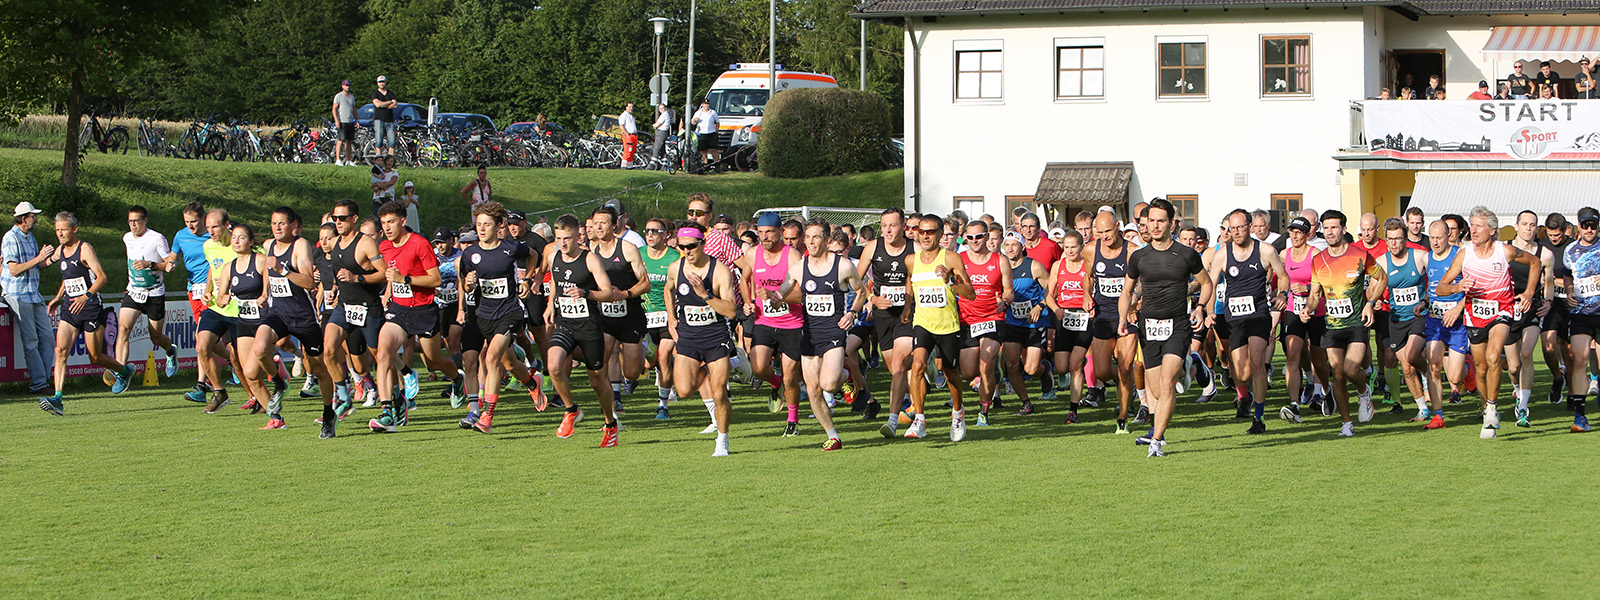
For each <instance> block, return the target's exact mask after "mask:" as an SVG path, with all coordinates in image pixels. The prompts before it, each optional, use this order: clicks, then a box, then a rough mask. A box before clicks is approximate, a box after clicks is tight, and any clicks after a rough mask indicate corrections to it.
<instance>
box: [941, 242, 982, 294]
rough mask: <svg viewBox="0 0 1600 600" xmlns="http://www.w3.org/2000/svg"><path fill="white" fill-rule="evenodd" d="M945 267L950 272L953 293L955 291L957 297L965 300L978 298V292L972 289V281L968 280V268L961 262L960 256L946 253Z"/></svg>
mask: <svg viewBox="0 0 1600 600" xmlns="http://www.w3.org/2000/svg"><path fill="white" fill-rule="evenodd" d="M944 266H945V268H947V269H949V270H950V275H951V278H950V280H949V281H950V289H951V291H954V292H955V293H956V295H957V296H960V297H962V298H963V299H965V300H971V299H973V298H976V297H978V294H977V292H975V291H973V289H972V281H970V280H968V279H967V266H966V265H965V264H964V263H962V262H961V257H960V256H957V255H956V254H955V253H954V252H946V253H945V255H944Z"/></svg>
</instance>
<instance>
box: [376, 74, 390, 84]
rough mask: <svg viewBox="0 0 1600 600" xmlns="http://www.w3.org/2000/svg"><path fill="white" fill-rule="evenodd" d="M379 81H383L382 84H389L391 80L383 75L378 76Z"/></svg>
mask: <svg viewBox="0 0 1600 600" xmlns="http://www.w3.org/2000/svg"><path fill="white" fill-rule="evenodd" d="M378 81H382V82H385V83H387V82H388V81H389V78H388V77H384V76H382V75H379V76H378Z"/></svg>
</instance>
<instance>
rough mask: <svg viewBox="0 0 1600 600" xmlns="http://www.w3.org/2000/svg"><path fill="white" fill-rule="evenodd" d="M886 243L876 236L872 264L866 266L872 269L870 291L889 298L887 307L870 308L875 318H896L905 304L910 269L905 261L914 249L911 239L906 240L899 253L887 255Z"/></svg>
mask: <svg viewBox="0 0 1600 600" xmlns="http://www.w3.org/2000/svg"><path fill="white" fill-rule="evenodd" d="M887 248H888V245H887V244H885V243H884V242H883V238H878V245H877V247H876V248H874V249H873V252H872V264H871V265H868V268H869V269H870V270H871V271H872V293H873V295H877V296H883V297H885V298H888V299H889V303H890V304H891V305H892V306H890V307H889V308H887V309H877V308H874V309H873V310H872V316H873V318H875V319H891V318H892V319H898V318H900V313H901V312H902V311H904V310H905V305H906V277H907V276H908V275H909V274H910V272H911V270H910V269H909V268H908V267H909V266H910V265H908V264H907V263H906V259H907V257H909V256H910V255H911V254H912V252H913V251H914V250H915V248H913V244H912V242H911V240H906V245H905V247H904V248H902V249H901V250H900V254H897V255H893V256H891V255H889V253H888V252H889V251H888V250H887Z"/></svg>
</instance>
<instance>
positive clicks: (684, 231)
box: [678, 227, 706, 240]
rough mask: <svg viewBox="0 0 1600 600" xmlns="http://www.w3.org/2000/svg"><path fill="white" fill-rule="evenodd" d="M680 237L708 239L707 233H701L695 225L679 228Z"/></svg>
mask: <svg viewBox="0 0 1600 600" xmlns="http://www.w3.org/2000/svg"><path fill="white" fill-rule="evenodd" d="M678 237H681V238H685V237H686V238H695V239H698V240H703V239H706V234H704V233H701V232H700V230H699V229H695V228H693V227H680V228H678Z"/></svg>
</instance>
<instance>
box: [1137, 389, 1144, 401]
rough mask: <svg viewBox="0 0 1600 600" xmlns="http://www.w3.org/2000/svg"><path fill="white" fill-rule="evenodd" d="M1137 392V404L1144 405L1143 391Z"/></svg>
mask: <svg viewBox="0 0 1600 600" xmlns="http://www.w3.org/2000/svg"><path fill="white" fill-rule="evenodd" d="M1138 392H1139V404H1145V403H1146V402H1145V391H1144V390H1138Z"/></svg>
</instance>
